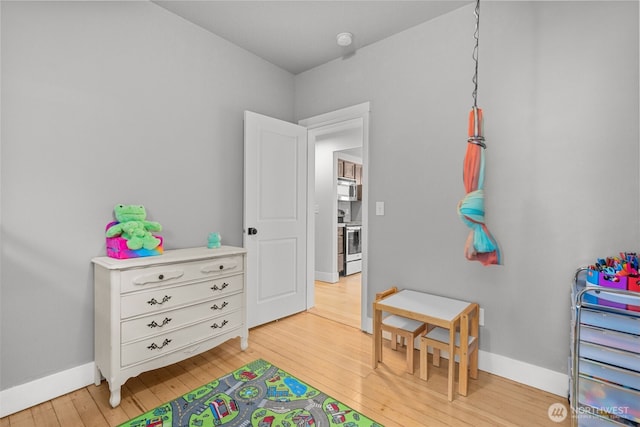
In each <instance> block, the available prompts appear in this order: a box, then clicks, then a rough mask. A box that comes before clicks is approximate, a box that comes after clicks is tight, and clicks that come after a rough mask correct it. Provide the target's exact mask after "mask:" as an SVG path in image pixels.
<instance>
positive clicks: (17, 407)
mask: <svg viewBox="0 0 640 427" xmlns="http://www.w3.org/2000/svg"><path fill="white" fill-rule="evenodd" d="M367 321H368V324H367V325H366V326H367V327H370V326H371V325H372V322H371V319H370V318H368V319H367ZM368 332H369V333H371V330H369V331H368ZM389 337H390V336H387V338H389ZM416 348H419V347H417V346H416ZM442 356H443V357H447V353H446V352H443V353H442ZM478 368H479V369H480V370H482V371H485V372H489V373H491V374H494V375H498V376H500V377H504V378H508V379H510V380H513V381H516V382H518V383H521V384H525V385H528V386H531V387H534V388H537V389H540V390H544V391H547V392H549V393H553V394H556V395H558V396H560V397H562V398H566V397H567V395H568V390H569V377H568V375H567V374H563V373H561V372H556V371H552V370H549V369H546V368H541V367H540V366H535V365H531V364H529V363H526V362H521V361H519V360H515V359H511V358H509V357H505V356H501V355H499V354H493V353H489V352H486V351H482V350H480V352H479V353H478ZM94 372H95V363H93V362H91V363H87V364H86V365H82V366H77V367H75V368H71V369H68V370H66V371H62V372H58V373H56V374H53V375H49V376H47V377H44V378H40V379H37V380H35V381H32V382H30V383H26V384H21V385H19V386H16V387H12V388H9V389H6V390H2V391H0V402H2V404H1V405H0V417H6V416H7V415H11V414H14V413H16V412H19V411H22V410H23V409H27V408H30V407H32V406H35V405H38V404H40V403H42V402H46V401H48V400H51V399H54V398H56V397H58V396H62V395H63V394H66V393H70V392H72V391H75V390H77V389H79V388H82V387H86V386H88V385H89V384H93V381H94Z"/></svg>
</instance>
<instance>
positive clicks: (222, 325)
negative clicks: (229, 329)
mask: <svg viewBox="0 0 640 427" xmlns="http://www.w3.org/2000/svg"><path fill="white" fill-rule="evenodd" d="M227 323H229V321H228V320H223V321H222V323H221V324H220V325H218V324H217V323H214V324H213V325H211V327H212V328H213V329H218V328H224V326H225V325H226V324H227Z"/></svg>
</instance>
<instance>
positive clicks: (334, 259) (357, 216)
mask: <svg viewBox="0 0 640 427" xmlns="http://www.w3.org/2000/svg"><path fill="white" fill-rule="evenodd" d="M299 123H300V125H302V126H305V127H306V128H307V129H308V144H309V145H308V158H309V163H308V173H309V176H308V177H309V179H308V183H309V186H308V194H309V195H310V197H309V205H308V209H307V212H308V225H309V227H308V230H309V231H308V234H307V244H308V251H307V255H308V261H309V262H308V265H309V266H313V268H310V269H308V274H309V276H308V282H307V283H308V284H309V283H310V284H311V286H310V287H309V288H308V295H307V297H308V303H307V307H313V308H311V309H310V310H309V311H310V312H311V313H314V314H318V315H321V316H323V317H328V318H331V319H333V320H336V321H338V322H341V323H344V324H348V325H350V326H354V327H358V328H360V329H362V330H365V331H370V329H371V326H370V321H367V319H368V316H367V312H366V310H365V309H364V308H365V307H366V301H367V257H366V255H367V234H368V233H367V224H368V212H367V200H368V188H367V182H368V176H369V170H368V133H369V103H368V102H366V103H363V104H359V105H356V106H353V107H348V108H344V109H341V110H337V111H334V112H331V113H327V114H323V115H321V116H316V117H312V118H310V119H306V120H302V121H300V122H299ZM345 166H346V167H345ZM345 182H346V183H347V184H352V186H353V188H354V189H357V192H355V193H354V192H353V191H352V192H350V193H349V194H350V197H347V196H345V194H344V191H345V188H344V184H345ZM339 183H341V184H342V185H340V187H342V188H339ZM346 191H349V190H346ZM347 227H350V228H349V232H347ZM354 228H357V230H358V234H357V235H358V240H359V241H358V246H359V247H361V254H359V255H358V254H357V256H356V257H354V254H353V253H352V252H353V251H352V248H350V247H349V245H348V238H347V235H349V236H353V235H354V232H353V230H354ZM341 229H342V231H343V233H342V234H340V231H341ZM352 243H353V242H352ZM341 249H342V251H341ZM343 252H344V253H343ZM347 252H349V257H347Z"/></svg>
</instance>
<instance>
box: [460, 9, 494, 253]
mask: <svg viewBox="0 0 640 427" xmlns="http://www.w3.org/2000/svg"><path fill="white" fill-rule="evenodd" d="M474 16H475V17H476V27H475V31H474V34H473V38H474V39H475V42H476V43H475V46H474V48H473V55H472V57H473V60H474V62H475V72H474V74H473V84H474V88H473V93H472V96H473V108H472V109H471V111H470V112H469V139H467V152H466V154H465V157H464V166H463V171H462V179H463V182H464V187H465V190H466V192H467V195H466V196H465V197H464V198H463V199H462V200H461V201H460V203H458V215H459V216H460V219H462V221H463V222H464V223H465V224H466V225H467V227H469V228H470V229H471V231H470V232H469V237H467V242H466V244H465V248H464V252H465V257H466V258H467V259H468V260H471V261H480V262H481V263H482V264H484V265H492V264H501V259H500V250H499V248H498V244H497V243H496V241H495V239H494V238H493V236H492V235H491V233H490V232H489V229H488V228H487V226H486V224H485V220H484V150H485V148H487V146H486V144H485V142H484V136H482V134H483V126H482V109H480V108H478V42H479V31H480V0H476V7H475V10H474Z"/></svg>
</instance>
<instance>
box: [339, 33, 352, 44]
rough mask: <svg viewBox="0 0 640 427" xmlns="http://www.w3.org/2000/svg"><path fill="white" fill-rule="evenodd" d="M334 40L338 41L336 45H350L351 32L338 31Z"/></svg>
mask: <svg viewBox="0 0 640 427" xmlns="http://www.w3.org/2000/svg"><path fill="white" fill-rule="evenodd" d="M336 41H337V42H338V46H342V47H347V46H350V45H351V43H352V42H353V34H351V33H340V34H338V35H337V36H336Z"/></svg>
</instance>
